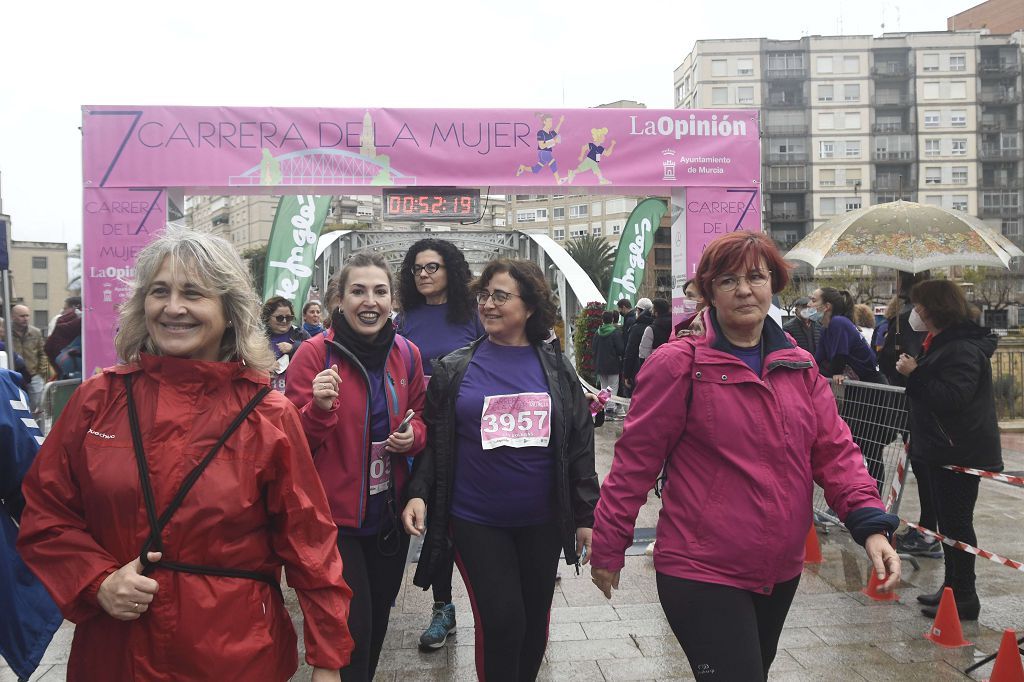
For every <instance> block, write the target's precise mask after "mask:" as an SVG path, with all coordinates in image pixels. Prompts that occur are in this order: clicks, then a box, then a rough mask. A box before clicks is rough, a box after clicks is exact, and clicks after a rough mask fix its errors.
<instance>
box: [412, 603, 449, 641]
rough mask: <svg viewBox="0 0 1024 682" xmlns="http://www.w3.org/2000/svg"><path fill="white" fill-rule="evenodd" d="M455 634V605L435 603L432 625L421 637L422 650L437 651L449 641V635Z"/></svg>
mask: <svg viewBox="0 0 1024 682" xmlns="http://www.w3.org/2000/svg"><path fill="white" fill-rule="evenodd" d="M453 632H455V605H454V604H445V603H444V602H439V601H436V602H434V608H433V611H432V613H431V616H430V625H428V626H427V629H426V630H424V631H423V634H422V635H420V649H422V650H423V651H436V650H437V649H440V648H441V647H443V646H444V643H445V642H446V641H448V635H450V634H452V633H453Z"/></svg>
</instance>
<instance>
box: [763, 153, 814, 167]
mask: <svg viewBox="0 0 1024 682" xmlns="http://www.w3.org/2000/svg"><path fill="white" fill-rule="evenodd" d="M807 159H808V155H807V152H786V153H779V152H775V153H770V154H765V155H764V161H765V163H771V164H779V165H791V164H795V163H807Z"/></svg>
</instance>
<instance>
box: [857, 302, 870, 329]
mask: <svg viewBox="0 0 1024 682" xmlns="http://www.w3.org/2000/svg"><path fill="white" fill-rule="evenodd" d="M853 323H854V324H855V325H857V326H858V327H867V328H868V329H873V328H874V326H875V314H874V313H873V312H871V308H869V307H868V306H867V305H865V304H863V303H858V304H856V305H855V306H853Z"/></svg>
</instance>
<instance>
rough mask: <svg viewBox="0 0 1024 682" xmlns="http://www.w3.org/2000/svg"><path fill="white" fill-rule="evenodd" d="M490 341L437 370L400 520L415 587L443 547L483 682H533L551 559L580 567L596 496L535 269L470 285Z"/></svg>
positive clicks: (575, 383) (583, 430) (492, 267)
mask: <svg viewBox="0 0 1024 682" xmlns="http://www.w3.org/2000/svg"><path fill="white" fill-rule="evenodd" d="M474 291H475V293H476V300H477V306H478V312H479V314H480V318H481V320H482V321H483V325H484V330H485V331H486V332H487V336H486V337H484V338H482V339H479V340H478V341H475V342H474V343H473V344H472V345H470V346H468V347H466V348H462V349H460V350H457V351H454V352H452V353H449V354H448V355H447V356H445V357H444V358H442V359H441V360H440V361H439V362H437V363H435V365H434V374H433V376H432V377H431V379H430V385H429V386H428V389H427V407H426V413H425V419H426V421H427V424H428V425H429V434H430V435H429V439H428V442H427V447H426V450H425V451H424V453H423V454H422V455H421V456H420V457H419V458H418V459H417V462H416V464H415V467H414V470H413V480H412V482H411V483H410V484H409V490H408V495H409V502H408V504H407V505H406V508H405V511H404V513H403V514H402V521H403V523H404V524H405V528H406V530H407V531H408V532H409V533H411V534H412V535H416V536H419V535H421V534H422V533H423V532H424V529H425V522H426V521H427V519H428V516H427V514H428V511H429V526H426V539H425V541H424V545H423V552H422V553H421V555H420V561H419V565H418V566H417V569H416V576H415V580H414V582H415V584H416V585H418V586H419V587H422V588H424V589H427V588H428V587H430V585H431V583H432V582H433V581H434V580H435V579H437V578H438V576H439V575H440V573H441V571H442V569H443V561H444V558H445V556H446V555H447V553H448V552H449V551H450V547H451V546H452V544H453V543H454V548H455V557H456V563H457V564H458V566H459V571H460V572H461V573H462V577H463V580H465V582H466V587H467V588H468V591H469V595H470V601H471V603H472V607H473V615H474V618H475V620H476V667H477V675H478V677H479V678H480V679H487V680H489V681H490V682H500V681H501V680H533V679H535V678H536V676H537V672H538V670H539V669H540V665H541V662H542V661H543V658H544V650H545V648H546V646H547V629H548V619H549V613H550V609H551V599H552V596H553V594H554V589H555V575H556V572H557V567H558V558H559V553H560V552H564V554H565V561H566V563H567V564H570V565H573V564H576V565H580V564H585V563H587V560H588V554H589V551H590V528H591V525H592V521H593V513H594V505H595V504H596V502H597V495H598V484H597V474H596V473H595V470H594V426H593V421H592V420H591V417H590V407H589V406H588V404H587V401H586V400H585V398H584V395H583V390H582V388H581V386H580V382H579V379H578V378H577V377H576V373H575V372H574V371H573V369H572V367H571V366H570V365H569V364H568V361H567V360H565V358H564V356H562V355H560V354H555V353H554V352H553V351H552V350H551V348H550V347H549V346H547V345H546V344H545V343H543V342H544V340H545V339H546V338H547V337H548V332H549V329H550V328H551V326H552V324H553V323H554V320H555V309H554V304H553V302H552V296H551V291H550V289H549V288H548V286H547V283H546V282H545V281H544V275H543V273H542V272H541V271H540V268H538V267H537V265H535V264H533V263H530V262H527V261H519V260H514V261H509V260H495V261H491V262H490V263H489V264H488V265H487V267H486V268H485V269H484V271H483V274H481V275H480V278H479V280H478V281H477V282H476V283H475V285H474Z"/></svg>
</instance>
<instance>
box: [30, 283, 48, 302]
mask: <svg viewBox="0 0 1024 682" xmlns="http://www.w3.org/2000/svg"><path fill="white" fill-rule="evenodd" d="M32 298H34V299H36V300H37V301H45V300H46V299H47V298H49V297H48V296H47V291H46V282H33V283H32Z"/></svg>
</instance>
